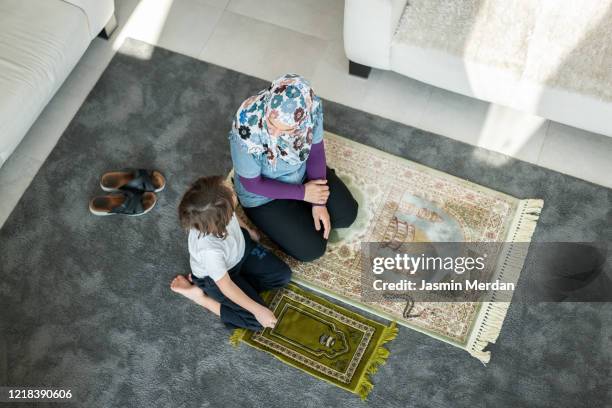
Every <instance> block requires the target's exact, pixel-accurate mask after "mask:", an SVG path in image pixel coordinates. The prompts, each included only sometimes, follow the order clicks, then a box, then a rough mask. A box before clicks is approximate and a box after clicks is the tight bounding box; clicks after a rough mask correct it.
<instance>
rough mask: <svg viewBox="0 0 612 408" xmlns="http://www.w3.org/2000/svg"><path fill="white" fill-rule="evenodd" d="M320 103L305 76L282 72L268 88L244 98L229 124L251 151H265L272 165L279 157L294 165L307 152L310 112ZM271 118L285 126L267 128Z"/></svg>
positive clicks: (311, 134) (298, 162) (310, 122)
mask: <svg viewBox="0 0 612 408" xmlns="http://www.w3.org/2000/svg"><path fill="white" fill-rule="evenodd" d="M320 103H321V102H320V100H319V98H318V97H317V96H315V94H314V92H313V91H312V89H311V88H310V84H309V83H308V81H307V80H305V79H304V78H302V77H301V76H299V75H296V74H285V75H283V76H282V77H280V78H278V79H276V80H274V81H273V82H272V84H271V85H270V87H268V89H265V90H263V91H260V92H259V93H258V94H257V95H254V96H251V97H250V98H248V99H247V100H245V101H244V102H243V103H242V105H241V106H240V109H238V112H237V113H236V117H235V118H234V122H233V124H232V126H233V129H234V131H235V132H237V134H238V135H239V136H240V141H241V142H242V144H243V145H244V146H245V147H246V149H247V151H248V152H249V153H250V154H265V155H266V158H267V160H268V162H269V163H270V165H271V166H272V167H276V160H277V158H278V157H280V158H281V159H282V160H284V161H285V162H287V163H289V164H291V165H297V164H300V163H302V162H304V161H306V160H307V159H308V155H309V154H310V146H311V145H312V136H313V127H314V125H313V117H312V116H313V115H312V112H313V111H315V109H316V108H317V107H318V106H319V104H320ZM270 120H273V121H274V122H275V123H276V124H279V123H280V124H281V125H282V127H283V129H286V130H277V131H270V129H269V127H271V126H274V125H273V124H271V123H270ZM274 127H275V126H274Z"/></svg>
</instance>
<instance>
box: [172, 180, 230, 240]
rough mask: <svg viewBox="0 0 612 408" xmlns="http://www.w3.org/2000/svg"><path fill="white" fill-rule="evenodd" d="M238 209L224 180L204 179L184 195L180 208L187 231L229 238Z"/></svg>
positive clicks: (180, 216) (193, 185)
mask: <svg viewBox="0 0 612 408" xmlns="http://www.w3.org/2000/svg"><path fill="white" fill-rule="evenodd" d="M235 206H236V201H235V198H234V192H233V191H232V189H231V188H230V187H229V186H228V185H227V184H226V183H225V178H224V177H222V176H209V177H201V178H199V179H197V180H196V181H195V182H194V183H193V184H192V185H191V187H189V189H188V190H187V191H186V192H185V194H183V198H182V199H181V202H180V204H179V206H178V216H179V221H180V223H181V226H182V227H183V228H184V229H186V230H190V229H192V228H194V229H196V230H198V231H199V232H200V233H202V234H205V235H208V234H210V235H213V236H215V237H217V238H225V237H226V236H227V225H228V224H229V222H230V220H231V219H232V215H233V214H234V209H235Z"/></svg>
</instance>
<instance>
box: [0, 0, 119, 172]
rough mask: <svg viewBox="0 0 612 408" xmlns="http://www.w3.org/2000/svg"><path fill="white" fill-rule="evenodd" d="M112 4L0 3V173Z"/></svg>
mask: <svg viewBox="0 0 612 408" xmlns="http://www.w3.org/2000/svg"><path fill="white" fill-rule="evenodd" d="M114 8H115V6H114V0H1V1H0V167H1V166H2V164H4V162H5V161H6V159H7V158H8V157H9V156H10V155H11V153H12V152H13V151H14V150H15V148H16V147H17V145H18V144H19V142H20V141H21V139H22V138H23V137H24V136H25V134H26V133H27V131H28V129H29V128H30V126H31V125H32V123H34V121H35V120H36V118H37V117H38V115H40V113H41V111H42V110H43V109H44V107H45V106H46V105H47V103H48V102H49V100H50V99H51V98H52V97H53V95H54V94H55V92H56V91H57V90H58V88H59V87H60V85H61V84H62V83H63V82H64V80H65V79H66V77H67V76H68V74H69V73H70V71H71V70H72V69H73V68H74V66H75V65H76V64H77V62H78V61H79V59H80V58H81V56H82V55H83V54H84V52H85V50H86V49H87V47H88V46H89V43H90V42H91V40H92V39H94V38H95V37H96V36H97V35H98V34H100V33H101V32H105V33H107V34H110V31H111V30H112V29H114V26H116V20H115V17H114Z"/></svg>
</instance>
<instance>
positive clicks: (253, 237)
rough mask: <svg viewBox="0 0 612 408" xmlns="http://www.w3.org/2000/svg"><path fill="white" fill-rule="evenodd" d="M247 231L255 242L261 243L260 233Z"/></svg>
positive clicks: (252, 230) (251, 230)
mask: <svg viewBox="0 0 612 408" xmlns="http://www.w3.org/2000/svg"><path fill="white" fill-rule="evenodd" d="M247 231H248V232H249V236H250V237H251V239H252V240H253V241H255V242H259V238H260V237H259V233H258V232H257V231H255V230H254V229H251V228H249V229H247Z"/></svg>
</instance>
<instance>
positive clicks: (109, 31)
mask: <svg viewBox="0 0 612 408" xmlns="http://www.w3.org/2000/svg"><path fill="white" fill-rule="evenodd" d="M116 29H117V17H116V16H115V13H113V15H112V16H111V18H110V20H108V23H106V26H104V28H103V29H102V31H100V34H99V35H98V37H102V38H104V39H105V40H108V39H109V38H110V37H111V35H113V33H114V32H115V30H116Z"/></svg>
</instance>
